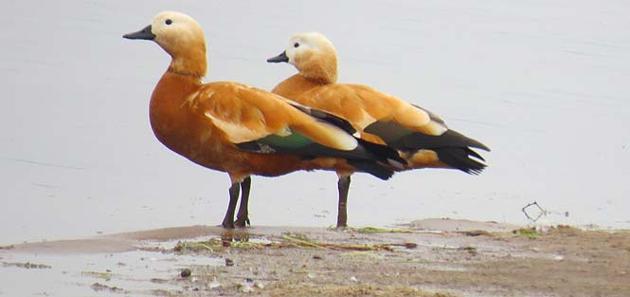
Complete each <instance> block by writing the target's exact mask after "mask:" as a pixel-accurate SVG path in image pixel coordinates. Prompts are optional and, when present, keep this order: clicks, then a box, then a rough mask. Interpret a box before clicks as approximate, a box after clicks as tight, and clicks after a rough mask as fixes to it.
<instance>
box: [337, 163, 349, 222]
mask: <svg viewBox="0 0 630 297" xmlns="http://www.w3.org/2000/svg"><path fill="white" fill-rule="evenodd" d="M349 188H350V176H349V175H348V176H340V177H339V181H338V182H337V189H339V205H338V206H337V228H345V227H347V226H348V210H347V206H348V190H349Z"/></svg>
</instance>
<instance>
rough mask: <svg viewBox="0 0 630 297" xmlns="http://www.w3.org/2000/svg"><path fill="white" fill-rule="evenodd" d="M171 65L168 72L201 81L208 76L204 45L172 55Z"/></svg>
mask: <svg viewBox="0 0 630 297" xmlns="http://www.w3.org/2000/svg"><path fill="white" fill-rule="evenodd" d="M171 57H172V60H171V64H170V65H169V67H168V72H171V73H175V74H179V75H184V76H191V77H194V78H196V79H199V80H200V79H201V78H203V77H204V76H205V75H206V71H207V68H208V62H207V60H206V46H205V44H204V43H202V44H200V45H197V46H192V47H189V48H188V49H186V51H181V52H176V53H171Z"/></svg>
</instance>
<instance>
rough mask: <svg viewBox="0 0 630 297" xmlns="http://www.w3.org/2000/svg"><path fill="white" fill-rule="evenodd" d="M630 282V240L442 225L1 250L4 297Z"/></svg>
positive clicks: (216, 232) (187, 234)
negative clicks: (629, 280)
mask: <svg viewBox="0 0 630 297" xmlns="http://www.w3.org/2000/svg"><path fill="white" fill-rule="evenodd" d="M629 273H630V232H626V231H615V232H604V231H582V230H579V229H576V228H572V227H566V226H560V227H553V228H549V229H548V230H545V231H533V230H531V229H523V228H520V227H517V226H511V225H504V224H497V223H492V222H473V221H465V220H448V219H430V220H420V221H414V222H411V223H410V224H407V225H404V226H400V228H397V229H380V228H359V229H348V230H344V231H338V230H330V229H323V228H295V227H253V228H247V229H244V230H236V231H231V232H229V231H225V230H224V229H222V228H218V227H206V226H191V227H178V228H168V229H158V230H148V231H140V232H132V233H122V234H114V235H106V236H100V237H95V238H87V239H76V240H63V241H50V242H40V243H27V244H19V245H12V246H4V247H2V248H1V249H0V285H1V286H0V296H22V295H29V294H30V295H32V294H43V295H45V296H73V295H81V296H103V294H105V295H114V294H115V295H120V296H138V295H148V296H250V295H253V296H628V292H630V282H628V279H629V278H630V275H629ZM16 294H17V295H16Z"/></svg>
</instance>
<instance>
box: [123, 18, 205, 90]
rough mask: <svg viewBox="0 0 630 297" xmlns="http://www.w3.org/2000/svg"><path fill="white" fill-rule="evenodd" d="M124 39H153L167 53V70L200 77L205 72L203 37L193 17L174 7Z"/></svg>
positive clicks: (126, 35)
mask: <svg viewBox="0 0 630 297" xmlns="http://www.w3.org/2000/svg"><path fill="white" fill-rule="evenodd" d="M123 37H124V38H127V39H136V40H138V39H140V40H153V41H155V42H156V43H157V44H158V45H160V47H162V48H163V49H164V50H165V51H166V52H167V53H168V54H170V55H171V58H172V60H171V64H170V66H169V68H168V71H169V72H171V73H176V74H181V75H191V76H194V77H197V78H201V77H203V76H204V75H205V74H206V68H207V61H206V41H205V38H204V33H203V30H202V29H201V26H200V25H199V23H197V21H195V20H194V19H193V18H191V17H190V16H188V15H185V14H183V13H180V12H174V11H164V12H161V13H159V14H157V15H156V16H155V17H154V18H153V21H152V22H151V25H149V26H147V27H145V28H144V29H142V30H140V31H138V32H134V33H129V34H125V35H123Z"/></svg>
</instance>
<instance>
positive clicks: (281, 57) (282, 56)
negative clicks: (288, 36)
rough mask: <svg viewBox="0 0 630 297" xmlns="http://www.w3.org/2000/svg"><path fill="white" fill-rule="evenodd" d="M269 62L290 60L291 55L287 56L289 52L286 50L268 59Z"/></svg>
mask: <svg viewBox="0 0 630 297" xmlns="http://www.w3.org/2000/svg"><path fill="white" fill-rule="evenodd" d="M267 62H268V63H280V62H289V57H287V52H286V51H284V52H282V53H281V54H279V55H277V56H275V57H273V58H269V59H267Z"/></svg>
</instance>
